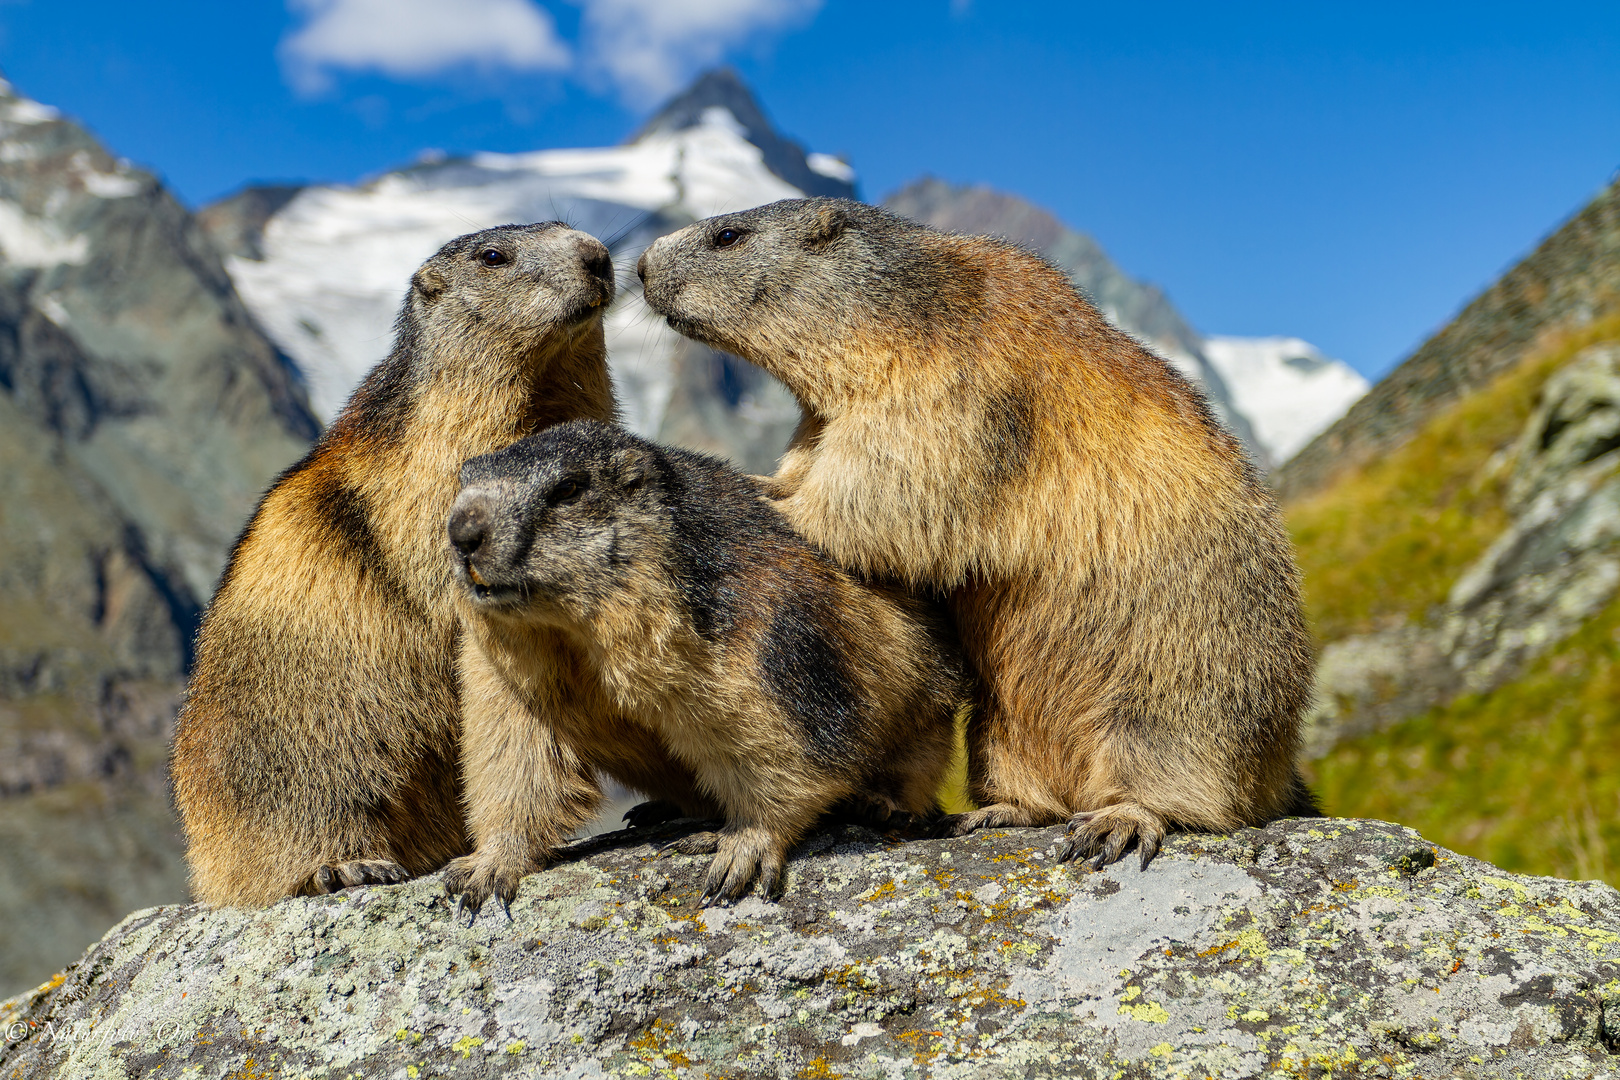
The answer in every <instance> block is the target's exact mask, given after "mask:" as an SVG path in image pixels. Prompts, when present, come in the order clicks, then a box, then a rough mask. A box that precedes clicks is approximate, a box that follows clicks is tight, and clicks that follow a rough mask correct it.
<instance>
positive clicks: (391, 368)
mask: <svg viewBox="0 0 1620 1080" xmlns="http://www.w3.org/2000/svg"><path fill="white" fill-rule="evenodd" d="M613 292H614V282H613V264H612V262H611V261H610V259H609V258H608V251H607V248H605V247H603V246H602V244H601V243H600V242H598V241H597V240H595V239H593V238H591V237H589V236H586V235H585V234H583V233H579V232H575V231H574V230H572V229H569V228H567V227H566V226H564V225H562V224H560V223H558V222H549V223H546V224H543V225H525V226H518V225H509V226H505V227H502V228H498V229H489V230H486V231H484V232H479V233H473V234H472V235H470V236H464V237H462V238H460V239H459V240H453V241H451V242H450V243H448V244H446V245H445V246H444V247H443V248H441V249H440V250H439V252H438V254H436V255H434V256H433V257H432V258H431V259H429V260H428V261H427V262H426V263H424V264H423V265H422V267H421V269H419V270H418V271H417V272H416V274H415V276H414V277H413V278H412V279H411V289H410V292H409V294H408V295H407V296H406V299H405V304H404V307H403V308H402V309H401V311H400V314H399V319H398V322H397V325H396V333H397V337H396V342H395V345H394V350H393V352H392V353H391V354H390V355H389V357H388V359H387V360H384V361H383V362H382V363H381V364H379V365H378V366H377V367H376V368H375V369H373V370H372V372H371V374H370V375H368V376H367V377H366V380H365V382H363V383H361V384H360V388H359V389H358V390H356V391H355V393H354V397H353V398H351V399H350V401H349V404H348V405H347V406H346V407H345V408H344V410H343V412H342V414H341V415H340V416H339V417H338V418H337V420H336V421H334V422H333V424H332V427H331V429H330V430H328V431H327V433H326V434H325V435H324V436H323V437H322V438H321V440H320V441H319V442H318V443H316V444H315V447H314V449H313V450H311V451H310V453H309V455H308V456H307V457H305V458H304V460H303V461H300V462H299V463H298V464H296V465H294V466H293V467H292V468H290V469H288V470H287V471H286V472H285V473H283V474H282V476H281V477H280V479H278V480H277V481H276V484H275V486H274V487H273V488H271V490H270V492H269V494H267V495H266V496H265V497H264V499H263V500H262V501H261V502H260V503H259V508H258V510H257V511H256V512H255V513H254V515H253V519H252V520H251V521H250V522H249V523H248V526H247V529H246V530H245V531H244V532H243V533H242V536H241V538H240V539H239V540H238V541H237V542H236V547H235V549H234V550H233V551H232V552H231V558H230V562H229V563H228V564H227V565H226V568H225V574H224V576H223V578H222V579H221V580H220V586H219V591H218V592H217V593H216V594H215V596H214V601H213V604H212V606H211V607H210V608H209V611H208V615H207V618H206V619H205V620H204V622H203V628H202V633H201V635H200V636H199V639H198V648H197V662H196V666H195V668H194V670H193V672H192V676H191V685H190V688H189V689H188V691H187V697H186V703H185V707H184V708H183V709H182V711H181V713H180V720H179V724H178V726H177V728H176V730H175V737H174V753H173V760H172V768H173V776H174V793H175V802H176V804H177V805H178V807H179V810H180V816H181V820H182V821H183V822H184V824H185V830H186V839H187V842H188V851H187V858H188V860H189V861H190V864H191V886H192V891H193V892H194V893H195V895H196V896H197V898H198V899H200V900H204V901H208V902H210V903H233V904H255V903H265V902H268V901H270V900H274V899H276V898H277V897H281V896H286V895H288V894H290V893H298V892H306V893H308V892H329V891H333V890H335V889H338V888H341V887H343V886H346V885H356V884H361V883H366V882H388V881H399V880H403V879H404V878H406V877H408V876H410V875H414V874H421V873H425V872H427V871H430V870H437V869H438V868H439V867H441V866H443V865H444V863H445V862H446V860H448V859H450V858H452V857H454V856H456V855H459V854H461V853H463V852H465V851H467V850H468V846H469V845H468V842H467V829H466V821H465V817H464V815H463V813H462V808H461V802H460V785H459V782H458V772H457V764H458V759H457V745H458V737H459V729H460V713H459V708H458V705H457V687H456V672H455V662H456V642H457V636H458V624H457V620H456V613H455V579H454V576H453V573H452V567H451V565H450V562H449V560H448V559H446V558H445V554H444V519H445V515H446V514H448V513H449V512H450V504H451V502H452V501H453V500H454V499H455V495H456V488H457V482H456V474H457V471H458V470H459V469H460V467H461V463H462V462H463V461H465V460H466V459H467V458H468V457H470V456H472V455H474V454H481V453H484V452H486V451H489V450H493V449H495V448H496V447H500V446H504V445H506V444H507V443H509V442H511V441H512V440H514V439H518V438H521V437H522V436H524V435H527V434H529V433H530V432H533V431H536V430H539V429H540V428H543V427H546V426H547V425H550V424H554V423H557V422H559V421H562V420H572V419H576V418H579V417H593V418H596V419H601V420H607V419H611V418H612V416H613V415H614V405H613V391H612V386H611V384H610V383H609V381H608V373H607V365H606V349H605V347H604V345H603V339H602V318H601V316H602V313H603V312H604V311H605V310H606V309H607V304H608V302H609V301H610V300H612V299H613Z"/></svg>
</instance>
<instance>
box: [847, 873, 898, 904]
mask: <svg viewBox="0 0 1620 1080" xmlns="http://www.w3.org/2000/svg"><path fill="white" fill-rule="evenodd" d="M894 893H895V884H894V879H892V878H891V879H890V880H888V881H885V882H884V883H883V884H881V885H877V886H874V887H873V888H872V891H871V892H869V893H866V894H865V895H864V896H857V897H856V898H855V899H857V900H859V901H860V902H861V903H863V904H871V903H875V902H876V901H879V900H888V899H891V898H893V896H894Z"/></svg>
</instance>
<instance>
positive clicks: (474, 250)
mask: <svg viewBox="0 0 1620 1080" xmlns="http://www.w3.org/2000/svg"><path fill="white" fill-rule="evenodd" d="M613 292H614V280H613V260H612V258H611V257H610V256H609V255H608V249H607V247H606V246H605V245H603V243H602V242H601V241H600V240H598V239H596V238H595V237H594V236H589V235H587V234H585V233H582V232H579V231H577V230H575V229H570V228H569V227H568V226H566V225H564V224H563V223H562V222H560V221H546V222H541V223H539V224H537V225H502V226H500V227H498V228H494V229H485V230H483V231H482V232H475V233H468V234H467V235H466V236H461V237H457V238H456V239H454V240H452V241H450V242H449V243H448V244H446V245H444V247H442V248H440V249H439V250H438V253H437V254H435V255H434V256H433V257H432V258H430V259H429V260H428V261H427V262H425V263H423V264H422V266H421V268H420V269H418V270H417V271H416V273H415V275H414V276H412V278H411V292H410V296H409V298H408V299H407V301H406V304H405V312H404V314H403V316H402V321H403V322H406V323H410V324H413V326H412V327H411V328H413V329H415V330H416V332H417V333H418V335H420V336H422V337H425V338H427V339H428V340H431V341H445V342H451V343H454V344H455V345H456V346H459V347H460V349H461V350H463V351H466V350H468V349H478V350H488V349H494V350H496V351H501V352H507V351H510V350H512V349H514V348H515V349H519V350H525V351H526V350H528V349H532V348H533V347H534V346H535V345H537V344H539V343H540V342H541V341H542V340H544V339H546V338H547V337H549V336H551V335H554V334H555V333H556V331H557V330H559V329H564V330H568V329H574V328H584V327H585V326H588V325H590V324H592V323H593V322H594V321H596V320H598V319H600V318H601V316H602V313H603V312H605V311H607V306H608V304H609V303H610V302H612V300H613Z"/></svg>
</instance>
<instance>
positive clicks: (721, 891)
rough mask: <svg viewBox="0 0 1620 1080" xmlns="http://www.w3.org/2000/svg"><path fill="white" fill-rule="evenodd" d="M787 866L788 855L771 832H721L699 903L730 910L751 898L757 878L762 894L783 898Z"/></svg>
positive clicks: (767, 897)
mask: <svg viewBox="0 0 1620 1080" xmlns="http://www.w3.org/2000/svg"><path fill="white" fill-rule="evenodd" d="M786 863H787V859H786V852H785V851H784V850H783V849H782V846H781V845H780V844H778V843H777V842H776V840H775V839H773V838H772V837H771V836H770V835H769V834H768V833H765V832H763V831H761V830H758V829H748V830H744V831H739V832H734V833H721V834H720V842H719V851H718V853H717V854H716V855H715V857H714V862H712V863H710V864H709V873H708V877H707V878H706V879H705V880H704V885H703V895H702V896H701V897H699V899H698V903H700V904H702V905H703V906H705V907H707V906H708V905H709V904H711V903H718V904H721V905H723V906H726V907H729V906H730V905H732V904H734V903H736V902H737V901H738V900H741V899H742V898H743V897H744V896H745V895H747V893H748V887H749V886H750V885H752V884H753V883H754V881H755V879H756V878H757V879H758V881H759V891H760V895H762V896H763V897H764V898H765V899H767V900H775V899H777V898H778V897H780V896H781V895H782V886H783V871H784V869H785V867H786Z"/></svg>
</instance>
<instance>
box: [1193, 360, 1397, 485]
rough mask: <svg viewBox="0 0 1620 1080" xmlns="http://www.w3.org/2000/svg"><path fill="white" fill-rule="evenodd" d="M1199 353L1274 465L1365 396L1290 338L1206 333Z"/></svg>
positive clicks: (1357, 384)
mask: <svg viewBox="0 0 1620 1080" xmlns="http://www.w3.org/2000/svg"><path fill="white" fill-rule="evenodd" d="M1204 355H1205V356H1206V357H1208V358H1209V362H1210V363H1211V364H1213V365H1214V366H1215V369H1216V370H1217V371H1219V372H1220V374H1221V379H1222V380H1223V381H1224V382H1225V383H1226V388H1227V391H1228V392H1229V393H1230V394H1231V395H1232V403H1233V404H1234V405H1235V406H1236V407H1237V408H1238V410H1239V411H1240V412H1242V413H1243V415H1245V416H1247V417H1248V418H1249V423H1250V424H1251V425H1253V427H1254V431H1255V434H1256V435H1257V436H1258V437H1259V439H1260V441H1261V442H1262V443H1264V444H1265V446H1266V448H1267V449H1268V450H1269V451H1271V455H1272V458H1273V460H1275V461H1277V462H1278V463H1279V464H1280V463H1282V462H1284V461H1287V460H1288V459H1289V458H1291V457H1293V456H1294V455H1295V454H1296V453H1298V452H1299V451H1300V450H1301V449H1302V448H1303V447H1304V446H1305V444H1306V443H1308V442H1310V441H1311V440H1312V439H1313V438H1315V437H1316V436H1317V435H1318V434H1320V433H1321V432H1322V431H1324V430H1326V429H1327V427H1328V426H1329V425H1330V424H1332V423H1333V421H1335V420H1337V419H1338V418H1339V417H1341V416H1343V415H1344V414H1345V412H1346V410H1348V409H1349V408H1350V406H1351V405H1352V404H1354V403H1355V401H1356V399H1357V398H1359V397H1361V395H1363V394H1365V393H1366V392H1367V389H1368V386H1369V384H1368V382H1367V380H1366V379H1364V378H1362V377H1361V375H1359V374H1358V373H1357V372H1356V371H1355V370H1354V369H1353V368H1351V367H1350V366H1349V365H1348V364H1346V363H1344V362H1343V361H1340V360H1334V359H1332V358H1331V357H1328V356H1325V355H1323V354H1322V352H1321V350H1319V349H1318V348H1317V347H1316V346H1314V345H1312V344H1311V343H1310V342H1308V341H1303V340H1301V339H1299V338H1296V337H1254V338H1250V337H1220V336H1217V337H1208V338H1205V339H1204Z"/></svg>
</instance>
